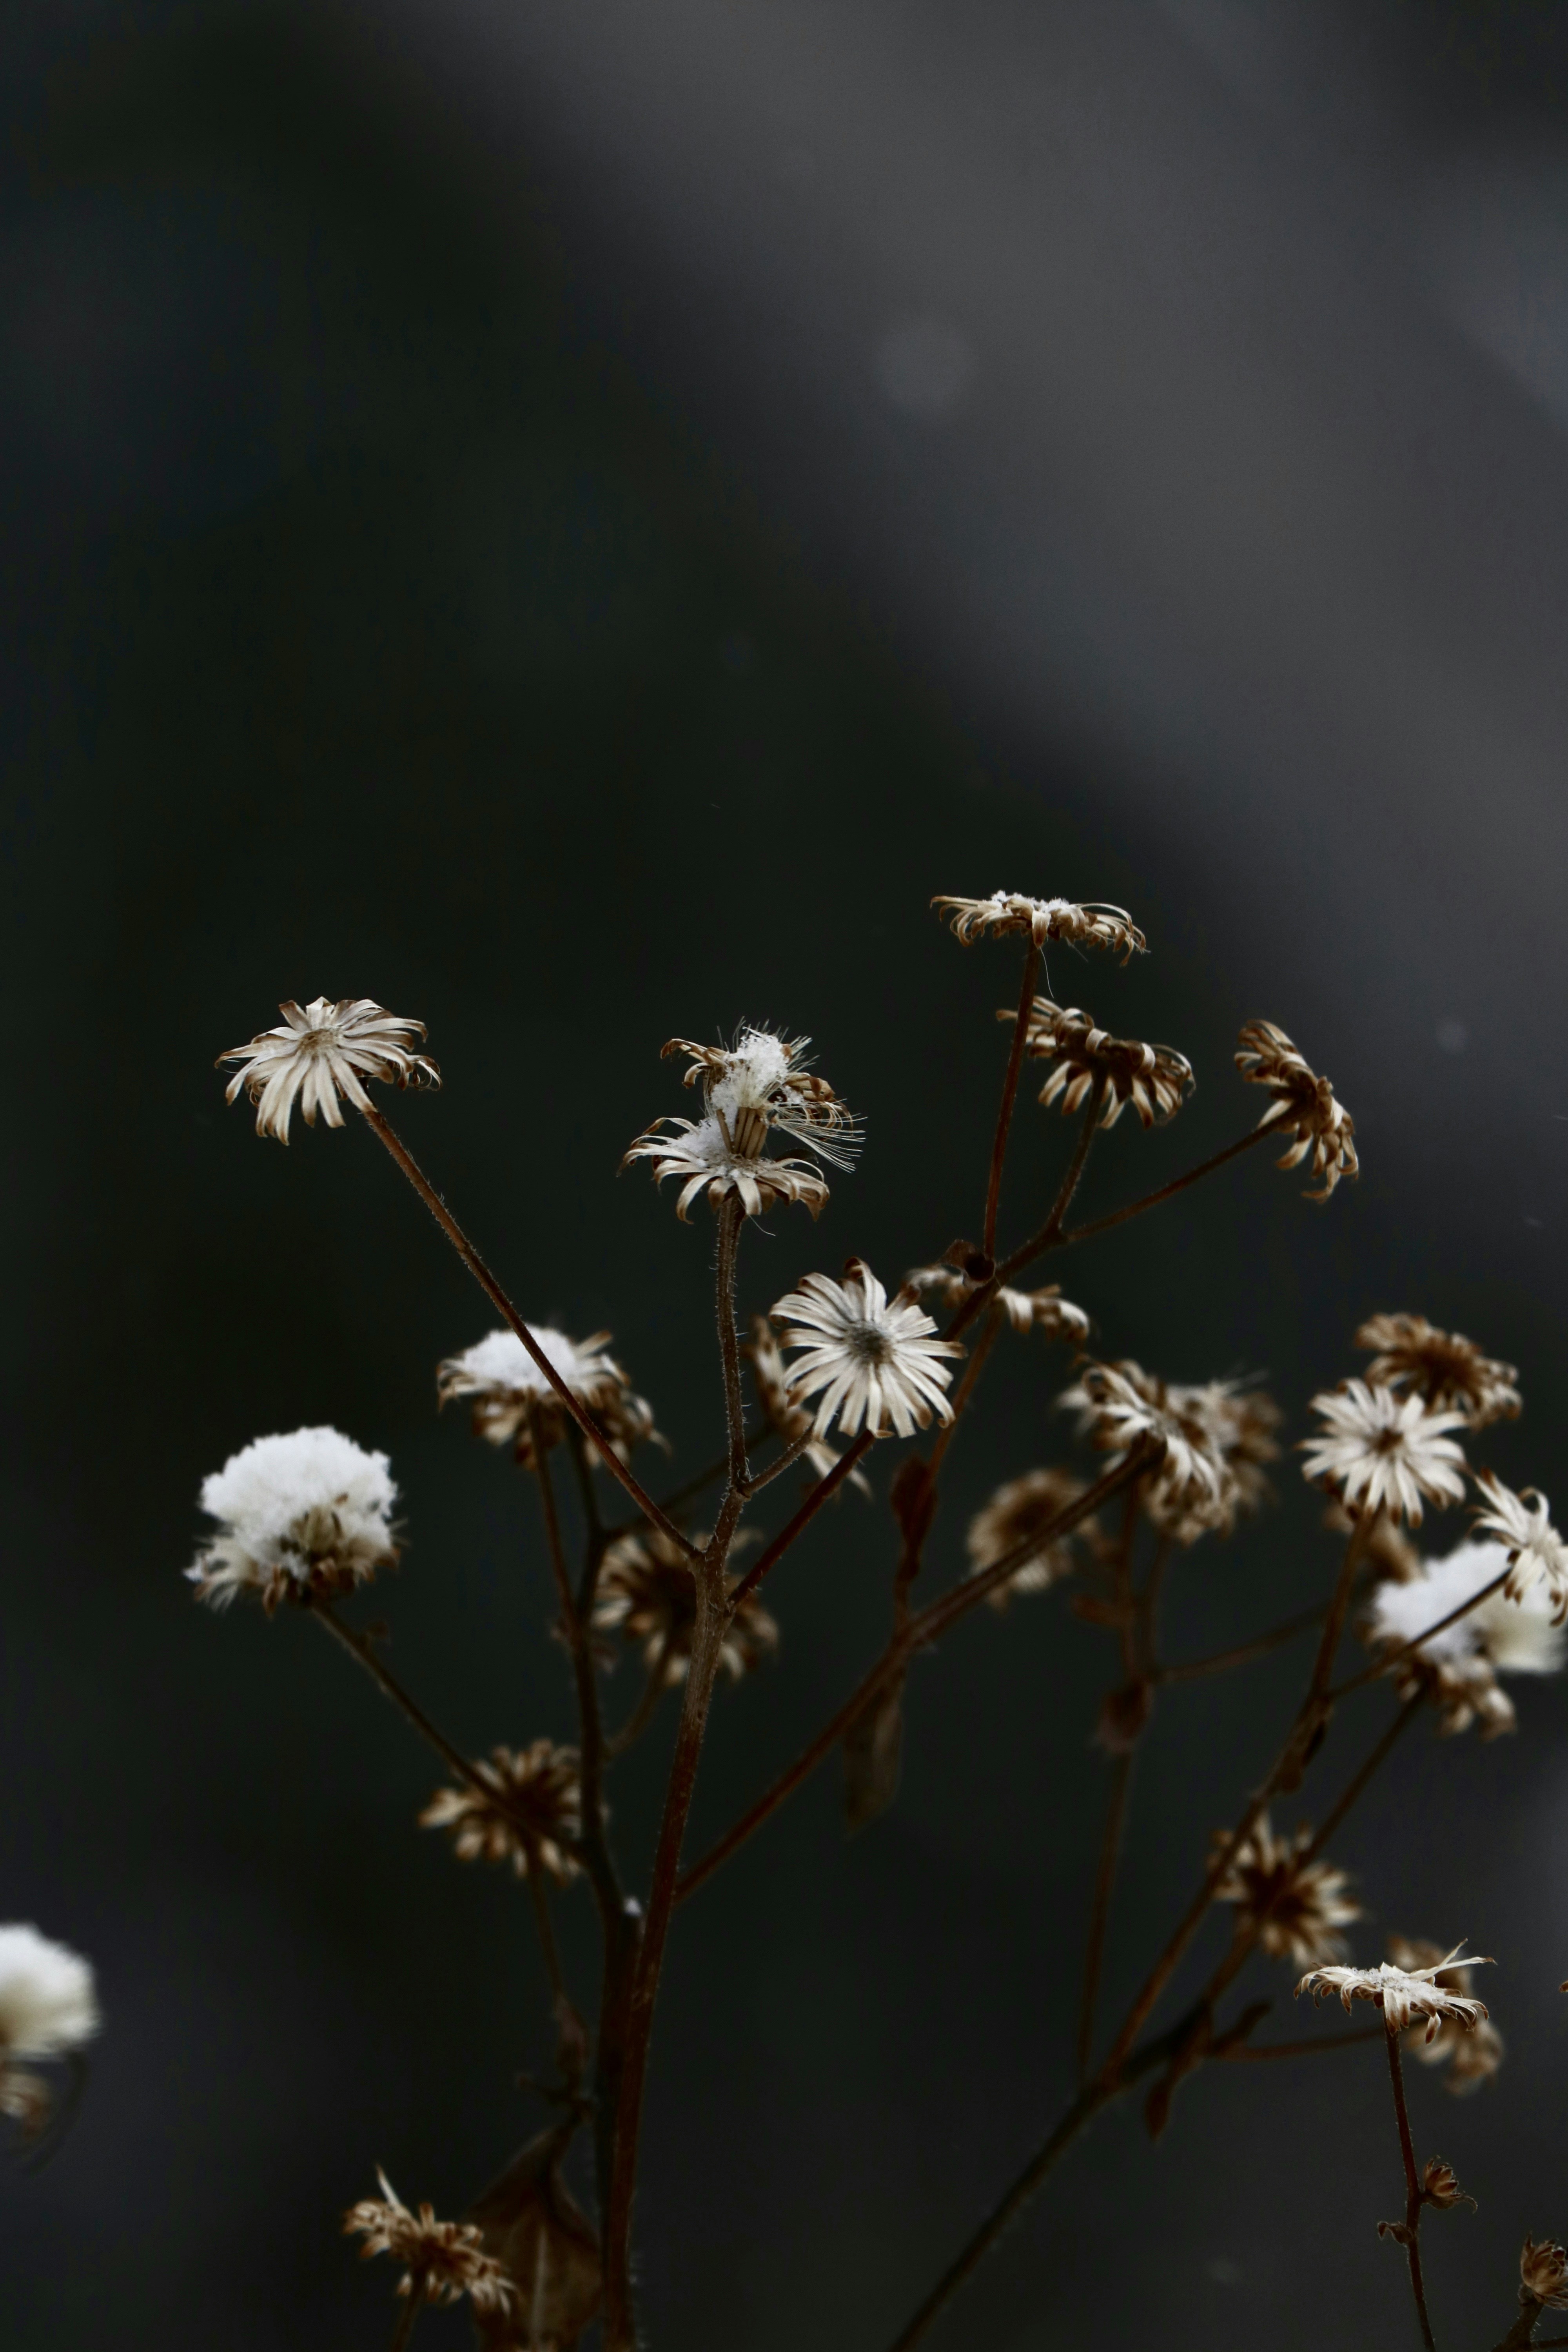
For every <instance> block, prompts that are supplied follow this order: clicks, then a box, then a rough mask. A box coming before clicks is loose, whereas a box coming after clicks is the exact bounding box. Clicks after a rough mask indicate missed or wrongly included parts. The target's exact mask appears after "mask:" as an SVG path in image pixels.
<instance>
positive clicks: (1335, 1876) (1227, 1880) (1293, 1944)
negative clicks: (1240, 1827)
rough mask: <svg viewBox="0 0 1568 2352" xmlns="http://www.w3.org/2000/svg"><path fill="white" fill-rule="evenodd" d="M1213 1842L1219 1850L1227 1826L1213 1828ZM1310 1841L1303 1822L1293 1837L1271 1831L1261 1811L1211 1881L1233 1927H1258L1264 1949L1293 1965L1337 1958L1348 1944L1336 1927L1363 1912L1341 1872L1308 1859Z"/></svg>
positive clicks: (1318, 1963)
mask: <svg viewBox="0 0 1568 2352" xmlns="http://www.w3.org/2000/svg"><path fill="white" fill-rule="evenodd" d="M1214 1843H1215V1851H1216V1853H1223V1852H1224V1850H1225V1848H1226V1846H1227V1845H1228V1844H1229V1843H1230V1832H1229V1831H1228V1830H1216V1831H1215V1840H1214ZM1311 1843H1312V1832H1311V1831H1310V1829H1308V1828H1306V1827H1304V1826H1303V1827H1302V1828H1300V1829H1299V1830H1297V1832H1295V1834H1294V1836H1293V1837H1276V1836H1275V1834H1274V1832H1273V1830H1272V1829H1271V1828H1270V1826H1269V1821H1268V1814H1267V1813H1264V1814H1263V1815H1262V1816H1261V1818H1260V1819H1259V1820H1258V1822H1257V1823H1256V1824H1255V1825H1254V1827H1253V1828H1252V1829H1251V1830H1250V1831H1249V1832H1248V1833H1247V1836H1246V1837H1245V1838H1244V1839H1243V1840H1242V1842H1241V1843H1240V1845H1238V1846H1237V1850H1236V1852H1235V1853H1234V1854H1233V1855H1232V1857H1231V1859H1230V1862H1229V1864H1227V1866H1226V1870H1225V1872H1224V1874H1223V1875H1222V1876H1221V1878H1220V1879H1219V1882H1218V1884H1217V1885H1215V1900H1216V1902H1220V1903H1234V1904H1235V1906H1236V1924H1237V1930H1238V1932H1241V1931H1249V1930H1250V1929H1251V1928H1253V1927H1258V1942H1259V1943H1260V1944H1261V1946H1262V1947H1263V1949H1264V1950H1265V1951H1266V1952H1268V1953H1270V1954H1271V1955H1272V1956H1273V1958H1275V1959H1279V1960H1293V1961H1294V1962H1295V1964H1296V1966H1297V1967H1298V1968H1316V1967H1319V1966H1321V1964H1323V1963H1324V1962H1326V1961H1330V1960H1342V1959H1343V1958H1345V1955H1346V1951H1347V1946H1346V1943H1345V1939H1344V1937H1342V1935H1340V1934H1338V1933H1337V1932H1336V1931H1337V1930H1338V1929H1339V1928H1341V1927H1345V1926H1346V1925H1348V1923H1349V1922H1350V1921H1351V1920H1352V1919H1359V1918H1360V1917H1361V1916H1362V1908H1361V1905H1360V1904H1359V1903H1352V1901H1351V1900H1350V1898H1349V1897H1348V1895H1346V1893H1345V1889H1346V1887H1347V1886H1348V1885H1349V1884H1350V1880H1349V1877H1348V1876H1347V1874H1346V1873H1345V1872H1344V1871H1342V1870H1335V1869H1334V1868H1333V1867H1332V1866H1331V1864H1329V1863H1326V1862H1310V1861H1309V1860H1308V1858H1307V1856H1308V1850H1309V1848H1310V1845H1311ZM1259 1922H1261V1923H1262V1924H1261V1925H1259V1924H1258V1923H1259Z"/></svg>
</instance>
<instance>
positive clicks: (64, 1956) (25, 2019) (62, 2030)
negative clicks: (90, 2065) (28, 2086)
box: [0, 1925, 102, 2066]
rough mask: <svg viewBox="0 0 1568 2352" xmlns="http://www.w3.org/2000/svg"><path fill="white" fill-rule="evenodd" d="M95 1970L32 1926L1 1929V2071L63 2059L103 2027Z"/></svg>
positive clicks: (77, 1954)
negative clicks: (24, 2061) (13, 2064)
mask: <svg viewBox="0 0 1568 2352" xmlns="http://www.w3.org/2000/svg"><path fill="white" fill-rule="evenodd" d="M101 2023H102V2019H101V2017H100V2014H99V2008H98V1995H97V1992H96V1990H94V1986H93V1980H92V1969H91V1967H90V1966H89V1963H88V1962H87V1961H86V1960H84V1959H83V1958H81V1956H80V1954H79V1953H78V1952H73V1951H72V1950H71V1949H70V1948H69V1947H68V1945H65V1944H56V1943H51V1941H50V1940H49V1938H48V1937H47V1936H40V1935H39V1933H38V1931H37V1928H36V1927H23V1926H20V1925H18V1926H15V1927H0V2066H5V2065H8V2064H9V2063H10V2061H11V2060H12V2059H14V2058H63V2057H66V2056H68V2054H69V2053H70V2052H71V2051H73V2050H79V2049H81V2047H82V2046H83V2044H84V2043H85V2042H90V2041H91V2039H92V2037H93V2035H94V2034H95V2033H96V2032H98V2030H99V2027H100V2024H101Z"/></svg>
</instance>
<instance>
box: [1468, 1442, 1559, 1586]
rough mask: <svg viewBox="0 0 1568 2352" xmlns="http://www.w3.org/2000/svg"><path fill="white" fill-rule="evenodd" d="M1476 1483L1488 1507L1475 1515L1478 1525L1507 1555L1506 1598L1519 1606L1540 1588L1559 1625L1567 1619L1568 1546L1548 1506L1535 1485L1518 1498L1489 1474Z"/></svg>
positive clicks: (1492, 1473) (1481, 1473)
mask: <svg viewBox="0 0 1568 2352" xmlns="http://www.w3.org/2000/svg"><path fill="white" fill-rule="evenodd" d="M1476 1484H1477V1486H1479V1488H1480V1490H1481V1492H1482V1494H1483V1495H1484V1496H1486V1498H1487V1501H1488V1503H1489V1505H1490V1509H1489V1510H1484V1511H1482V1512H1480V1513H1479V1516H1478V1517H1477V1521H1476V1524H1477V1526H1478V1527H1480V1528H1486V1529H1487V1530H1488V1532H1489V1534H1491V1535H1494V1536H1496V1537H1497V1538H1498V1540H1499V1542H1500V1544H1501V1546H1502V1548H1503V1549H1504V1551H1505V1552H1506V1553H1507V1554H1508V1558H1509V1562H1510V1576H1509V1580H1508V1584H1507V1587H1506V1590H1507V1592H1508V1596H1509V1599H1510V1601H1518V1600H1520V1599H1521V1597H1522V1596H1523V1595H1524V1594H1525V1593H1526V1592H1528V1591H1530V1589H1531V1586H1532V1585H1534V1584H1540V1585H1542V1587H1543V1588H1544V1590H1545V1591H1546V1593H1547V1596H1548V1598H1549V1599H1550V1601H1551V1603H1552V1616H1553V1617H1554V1618H1555V1620H1556V1621H1557V1622H1558V1623H1559V1624H1561V1623H1562V1622H1563V1618H1564V1617H1568V1544H1565V1543H1564V1542H1563V1538H1562V1537H1561V1536H1560V1535H1559V1534H1558V1532H1557V1530H1556V1528H1554V1527H1553V1526H1552V1506H1551V1504H1550V1503H1549V1502H1548V1501H1547V1499H1546V1496H1544V1495H1543V1494H1542V1492H1541V1489H1540V1488H1539V1487H1538V1486H1527V1487H1526V1488H1525V1489H1524V1492H1523V1493H1522V1494H1521V1495H1516V1494H1515V1493H1514V1491H1513V1489H1512V1487H1511V1486H1504V1485H1503V1483H1502V1480H1501V1479H1500V1477H1498V1476H1497V1475H1495V1473H1494V1472H1492V1471H1490V1470H1482V1471H1479V1472H1478V1474H1477V1476H1476Z"/></svg>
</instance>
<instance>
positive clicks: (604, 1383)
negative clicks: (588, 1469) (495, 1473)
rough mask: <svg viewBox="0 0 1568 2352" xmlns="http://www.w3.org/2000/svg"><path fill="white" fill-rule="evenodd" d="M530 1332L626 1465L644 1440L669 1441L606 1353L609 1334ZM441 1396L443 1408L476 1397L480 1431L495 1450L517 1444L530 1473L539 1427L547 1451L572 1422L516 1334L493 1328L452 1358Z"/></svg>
mask: <svg viewBox="0 0 1568 2352" xmlns="http://www.w3.org/2000/svg"><path fill="white" fill-rule="evenodd" d="M528 1328H529V1329H530V1330H531V1332H532V1334H533V1336H534V1339H536V1340H537V1342H538V1343H539V1345H540V1347H541V1348H542V1349H543V1350H544V1353H545V1354H546V1355H547V1356H548V1357H549V1359H550V1360H551V1362H552V1364H553V1365H554V1367H555V1369H556V1370H557V1371H558V1372H559V1373H560V1375H561V1377H562V1379H563V1381H565V1383H566V1385H567V1387H568V1388H569V1389H570V1390H571V1391H572V1393H573V1395H574V1396H576V1397H580V1398H581V1399H582V1402H584V1404H585V1405H586V1406H587V1408H588V1411H589V1412H591V1413H592V1414H593V1415H594V1418H595V1421H597V1423H598V1424H599V1426H600V1428H601V1429H602V1430H603V1431H604V1433H605V1436H606V1437H608V1438H609V1439H610V1441H611V1443H612V1444H613V1445H614V1447H615V1450H616V1453H617V1454H619V1455H620V1457H621V1459H622V1460H623V1461H624V1460H625V1459H626V1456H627V1455H628V1454H630V1453H631V1451H632V1449H633V1447H634V1446H636V1445H640V1444H642V1443H643V1441H644V1440H645V1439H647V1438H651V1439H652V1440H653V1442H654V1443H655V1444H658V1445H662V1444H663V1443H664V1440H663V1439H662V1438H661V1437H660V1436H659V1433H658V1430H657V1429H655V1427H654V1425H653V1407H652V1406H651V1405H650V1404H649V1403H648V1402H647V1398H646V1397H640V1396H637V1394H635V1392H634V1391H633V1389H632V1386H631V1383H630V1381H628V1380H627V1378H626V1373H625V1372H624V1371H623V1370H621V1367H620V1365H619V1364H618V1363H616V1360H615V1358H614V1357H613V1356H610V1355H606V1353H605V1349H606V1348H607V1347H608V1346H609V1340H610V1335H609V1333H608V1332H607V1331H595V1333H594V1334H593V1337H592V1338H591V1339H568V1338H567V1336H566V1334H565V1332H564V1331H552V1330H551V1329H549V1328H547V1327H546V1326H544V1325H542V1324H538V1323H531V1324H530V1325H529V1327H528ZM436 1392H437V1397H438V1398H439V1400H440V1402H441V1403H443V1404H445V1403H446V1402H447V1398H448V1397H465V1396H466V1397H471V1398H472V1399H473V1406H472V1412H473V1419H474V1429H475V1433H476V1434H477V1435H479V1436H480V1437H484V1438H488V1439H489V1443H490V1444H492V1445H510V1446H511V1447H512V1449H513V1451H514V1453H515V1455H516V1458H517V1460H518V1461H519V1462H520V1463H521V1465H522V1466H523V1468H524V1469H527V1470H531V1469H533V1468H534V1467H535V1466H536V1465H535V1463H534V1459H533V1430H534V1427H535V1425H537V1427H538V1429H539V1433H540V1436H541V1438H542V1442H543V1444H544V1445H545V1446H546V1447H547V1448H548V1447H550V1446H552V1445H555V1444H559V1443H560V1440H561V1438H562V1436H563V1434H564V1433H565V1431H566V1429H567V1426H568V1423H569V1422H570V1415H569V1414H568V1412H567V1411H566V1408H565V1406H564V1405H563V1403H562V1402H561V1399H560V1397H559V1396H558V1395H557V1394H556V1392H555V1391H554V1390H553V1389H552V1387H551V1385H550V1383H549V1381H547V1380H546V1379H545V1377H544V1374H543V1373H542V1371H541V1370H540V1369H539V1366H538V1365H537V1364H536V1363H535V1362H534V1360H533V1358H532V1357H531V1355H530V1354H529V1352H528V1349H526V1348H525V1347H524V1346H523V1344H522V1341H521V1339H519V1338H518V1336H517V1333H516V1332H515V1331H510V1330H502V1331H489V1332H487V1333H486V1335H485V1337H484V1338H483V1339H478V1340H476V1341H475V1343H474V1345H473V1346H472V1347H471V1348H465V1349H464V1350H463V1352H462V1354H461V1355H460V1356H447V1358H446V1359H445V1360H443V1362H442V1363H441V1364H440V1365H439V1366H438V1368H437V1373H436ZM572 1425H575V1424H572ZM594 1450H595V1454H596V1452H597V1449H596V1448H595V1449H594Z"/></svg>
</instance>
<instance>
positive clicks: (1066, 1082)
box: [997, 996, 1196, 1127]
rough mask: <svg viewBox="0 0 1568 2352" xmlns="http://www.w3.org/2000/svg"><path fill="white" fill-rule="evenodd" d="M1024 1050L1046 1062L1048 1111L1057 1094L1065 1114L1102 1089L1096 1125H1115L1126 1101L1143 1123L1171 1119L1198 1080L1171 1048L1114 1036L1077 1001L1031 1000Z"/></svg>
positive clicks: (1005, 1017)
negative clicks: (1068, 1004) (1075, 1002)
mask: <svg viewBox="0 0 1568 2352" xmlns="http://www.w3.org/2000/svg"><path fill="white" fill-rule="evenodd" d="M1015 1017H1016V1016H1015V1015H1014V1014H1013V1013H1010V1012H1002V1013H998V1014H997V1018H998V1020H1001V1021H1011V1020H1013V1019H1014V1018H1015ZM1025 1051H1026V1053H1027V1054H1028V1055H1029V1056H1030V1058H1031V1059H1032V1060H1034V1061H1037V1062H1044V1063H1045V1064H1046V1083H1045V1085H1044V1086H1043V1087H1041V1089H1040V1100H1041V1101H1042V1102H1043V1103H1044V1104H1045V1106H1046V1108H1047V1110H1048V1109H1049V1108H1050V1106H1051V1105H1052V1103H1054V1102H1056V1101H1057V1100H1058V1098H1059V1099H1060V1102H1061V1107H1062V1109H1063V1111H1064V1113H1070V1112H1072V1111H1076V1110H1077V1109H1078V1108H1079V1107H1080V1105H1081V1104H1083V1103H1084V1102H1085V1101H1087V1099H1088V1097H1089V1093H1090V1092H1091V1090H1092V1089H1093V1088H1094V1087H1097V1086H1098V1087H1100V1090H1101V1093H1102V1095H1103V1097H1104V1099H1103V1104H1102V1107H1101V1109H1100V1117H1099V1118H1098V1119H1097V1120H1096V1122H1095V1124H1096V1125H1097V1126H1098V1127H1114V1126H1115V1125H1116V1122H1117V1120H1118V1119H1119V1118H1121V1114H1122V1112H1123V1111H1124V1110H1125V1109H1127V1108H1128V1106H1129V1105H1131V1108H1132V1109H1133V1110H1135V1111H1136V1112H1137V1114H1138V1117H1139V1118H1140V1119H1141V1120H1142V1124H1143V1125H1144V1126H1145V1127H1152V1126H1153V1125H1154V1123H1155V1121H1156V1120H1157V1119H1168V1118H1174V1117H1175V1115H1176V1113H1177V1111H1179V1110H1180V1108H1181V1107H1182V1102H1183V1098H1184V1096H1185V1095H1187V1094H1189V1093H1190V1092H1191V1091H1192V1088H1193V1087H1194V1085H1195V1083H1196V1081H1195V1080H1194V1076H1193V1066H1192V1064H1191V1063H1190V1062H1189V1061H1188V1060H1187V1058H1186V1055H1184V1054H1178V1053H1177V1052H1176V1050H1175V1048H1174V1047H1173V1046H1171V1045H1142V1044H1141V1043H1140V1042H1139V1040H1138V1039H1136V1038H1134V1037H1112V1036H1111V1035H1110V1034H1109V1033H1108V1032H1107V1031H1106V1030H1104V1029H1097V1028H1096V1027H1095V1025H1094V1020H1093V1016H1092V1015H1091V1014H1089V1013H1080V1012H1079V1010H1078V1008H1077V1006H1076V1005H1073V1006H1066V1007H1064V1006H1062V1005H1059V1004H1053V1003H1051V1001H1050V999H1049V997H1047V996H1037V997H1036V999H1035V1003H1034V1009H1033V1011H1032V1012H1031V1013H1030V1015H1029V1026H1028V1029H1027V1032H1026V1037H1025Z"/></svg>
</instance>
